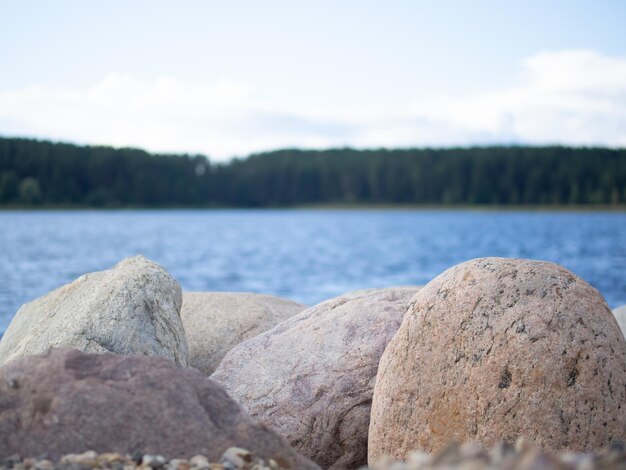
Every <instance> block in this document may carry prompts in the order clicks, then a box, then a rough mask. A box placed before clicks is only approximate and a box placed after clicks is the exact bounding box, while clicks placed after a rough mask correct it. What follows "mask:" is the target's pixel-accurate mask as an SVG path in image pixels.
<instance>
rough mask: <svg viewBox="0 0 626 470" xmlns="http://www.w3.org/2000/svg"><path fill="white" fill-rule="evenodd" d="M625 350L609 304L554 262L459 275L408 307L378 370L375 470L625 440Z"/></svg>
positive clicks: (473, 268)
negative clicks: (435, 458) (510, 448)
mask: <svg viewBox="0 0 626 470" xmlns="http://www.w3.org/2000/svg"><path fill="white" fill-rule="evenodd" d="M625 387H626V344H625V343H624V338H623V336H622V334H621V332H620V330H619V326H618V325H617V323H616V321H615V319H614V318H613V315H611V311H610V310H609V307H608V306H607V304H606V302H605V301H604V299H603V298H602V296H601V295H600V294H599V293H598V291H596V290H595V289H594V288H592V287H591V286H589V284H587V283H586V282H585V281H583V280H582V279H580V278H579V277H577V276H576V275H574V274H572V273H571V272H570V271H568V270H566V269H564V268H562V267H560V266H557V265H555V264H552V263H546V262H538V261H529V260H515V259H503V258H484V259H477V260H472V261H468V262H466V263H462V264H460V265H457V266H455V267H453V268H451V269H449V270H447V271H446V272H444V273H443V274H441V275H440V276H438V277H437V278H436V279H434V280H433V281H431V282H430V283H429V284H427V285H426V286H425V287H424V288H423V289H422V290H421V291H420V292H419V293H418V294H417V295H416V296H415V297H414V298H413V300H412V302H411V305H410V307H409V310H408V312H407V314H406V316H405V318H404V321H403V323H402V326H401V327H400V328H399V330H398V332H397V333H396V335H395V336H394V338H393V339H392V340H391V342H390V343H389V345H388V347H387V349H386V350H385V352H384V354H383V357H382V359H381V362H380V367H379V372H378V377H377V381H376V388H375V391H374V399H373V404H372V420H371V423H370V432H369V462H370V464H372V463H374V462H376V461H377V460H378V459H379V458H381V457H382V456H384V455H390V456H392V457H394V458H400V459H403V458H405V457H406V456H407V454H408V453H409V452H410V451H413V450H421V451H425V452H433V451H434V452H437V451H440V450H441V449H442V447H443V446H445V445H446V444H447V443H448V442H449V441H451V440H456V441H459V442H466V441H475V442H478V443H480V444H482V445H486V446H491V445H493V444H494V443H496V442H497V441H500V440H505V441H509V442H514V441H515V440H516V439H517V438H518V437H520V436H525V437H526V438H528V439H530V440H531V441H533V442H535V443H537V444H538V445H540V446H542V447H544V448H547V449H556V450H564V449H566V450H571V451H585V450H591V449H598V448H601V447H603V446H605V445H607V444H609V442H610V441H611V440H618V439H619V440H624V438H626V393H625Z"/></svg>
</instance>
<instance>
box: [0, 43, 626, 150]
mask: <svg viewBox="0 0 626 470" xmlns="http://www.w3.org/2000/svg"><path fill="white" fill-rule="evenodd" d="M460 79H462V78H460ZM390 86H392V84H390ZM422 95H424V94H423V93H422ZM261 96H262V90H258V89H255V88H254V87H253V86H251V85H250V84H247V83H240V82H237V81H233V80H228V79H223V80H220V81H219V82H217V83H213V84H191V83H185V82H182V81H180V80H176V79H173V78H167V77H162V78H158V79H155V80H141V79H139V78H136V77H133V76H130V75H126V74H110V75H108V76H107V77H105V78H104V79H103V80H102V81H100V82H99V83H96V84H95V85H93V86H92V87H88V88H85V89H59V88H52V87H46V86H38V87H28V88H23V89H17V90H0V133H1V134H6V135H29V136H37V137H44V138H52V139H57V140H69V141H74V142H80V143H96V144H109V145H114V146H136V147H143V148H146V149H149V150H152V151H162V152H183V151H186V152H202V153H206V154H208V155H210V156H212V157H218V158H225V157H228V156H232V155H245V154H247V153H250V152H253V151H261V150H269V149H273V148H279V147H288V146H297V147H316V148H323V147H329V146H344V145H352V146H357V147H377V146H388V147H397V146H413V145H417V146H419V145H471V144H485V143H509V142H520V143H531V144H546V143H563V144H571V145H608V146H626V58H620V57H606V56H602V55H600V54H599V53H597V52H594V51H584V50H583V51H557V52H541V53H539V54H536V55H533V56H532V57H529V58H528V59H527V60H525V61H524V62H523V64H521V73H520V76H519V77H518V80H516V83H514V84H510V85H509V86H507V87H503V88H502V89H500V90H498V91H492V92H488V93H466V94H463V95H456V96H453V95H447V94H442V93H438V94H430V95H426V98H422V99H416V98H414V97H407V101H406V102H405V103H398V104H397V105H396V106H395V107H391V108H389V107H387V108H386V109H385V110H384V111H381V110H380V107H379V105H378V103H374V102H372V103H367V106H366V110H365V111H363V110H358V112H357V111H356V110H350V109H343V108H342V107H341V106H340V103H338V105H337V107H336V109H327V110H324V112H323V113H320V112H319V111H314V109H313V108H312V107H308V106H307V104H306V103H307V101H306V100H307V99H309V100H310V97H303V101H302V103H294V104H293V105H292V106H291V107H290V108H289V109H282V108H281V109H279V108H277V107H275V106H273V105H272V100H271V99H270V98H268V97H263V98H261ZM411 99H413V101H411ZM407 103H408V104H407Z"/></svg>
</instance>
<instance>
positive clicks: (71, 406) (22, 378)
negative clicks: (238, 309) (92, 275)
mask: <svg viewBox="0 0 626 470" xmlns="http://www.w3.org/2000/svg"><path fill="white" fill-rule="evenodd" d="M0 400H1V401H0V456H5V457H6V456H10V455H13V454H18V455H22V456H31V457H46V458H48V459H50V460H52V461H56V460H58V459H59V458H61V456H63V455H66V454H70V453H74V454H79V453H83V452H86V451H94V452H97V453H107V452H115V453H120V454H130V455H136V454H139V455H146V454H148V455H161V456H163V458H183V459H189V458H192V457H193V456H195V455H198V454H201V455H203V456H205V457H206V458H207V459H208V460H209V461H216V460H217V459H219V458H220V456H222V454H223V453H224V452H225V451H226V450H227V449H228V448H230V447H243V448H245V449H248V450H249V451H251V452H252V453H254V454H255V455H256V456H258V457H260V458H262V459H264V460H265V461H268V460H269V459H273V460H274V461H275V462H277V463H278V464H279V465H280V466H281V467H282V468H291V469H314V468H318V467H317V466H316V465H314V464H313V463H312V462H309V461H308V460H306V459H305V458H303V457H301V456H300V455H298V454H297V453H296V452H295V451H294V450H293V449H291V448H290V447H289V445H288V444H287V443H286V442H285V441H284V439H282V438H281V437H280V436H278V435H277V434H276V433H275V432H273V431H271V430H269V429H268V428H266V427H265V426H264V425H262V424H260V423H257V422H256V421H254V420H252V419H251V418H250V417H249V416H247V415H246V414H245V413H244V412H243V411H242V410H241V408H240V407H239V406H238V405H237V404H236V403H235V402H234V401H233V400H232V399H231V398H230V397H229V396H228V394H227V393H226V392H225V391H224V389H223V388H222V387H221V386H219V385H218V384H217V383H215V382H214V381H212V380H210V379H208V378H206V377H205V376H204V375H203V374H202V373H201V372H199V371H197V370H195V369H188V368H184V367H179V366H177V365H176V364H174V363H173V362H171V361H168V360H165V359H161V358H154V357H136V356H118V355H115V354H86V353H82V352H79V351H76V350H52V351H51V352H49V353H47V354H46V355H45V356H32V357H27V358H22V359H19V360H16V361H12V362H11V363H9V364H7V365H5V366H3V367H2V368H0Z"/></svg>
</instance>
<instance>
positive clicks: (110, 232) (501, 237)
mask: <svg viewBox="0 0 626 470" xmlns="http://www.w3.org/2000/svg"><path fill="white" fill-rule="evenodd" d="M139 253H141V254H143V255H145V256H147V257H148V258H151V259H153V260H155V261H157V262H158V263H160V264H162V265H163V266H165V267H166V268H167V269H168V270H169V271H170V272H171V273H172V274H173V275H174V276H175V277H176V278H177V279H178V280H179V282H180V283H181V284H182V286H183V289H185V290H219V291H253V292H263V293H268V294H274V295H279V296H284V297H288V298H292V299H294V300H297V301H300V302H303V303H305V304H314V303H317V302H319V301H321V300H323V299H326V298H328V297H331V296H334V295H337V294H340V293H342V292H345V291H348V290H352V289H359V288H366V287H378V286H390V285H399V284H425V283H426V282H428V281H429V280H431V279H432V278H433V277H435V276H436V275H438V274H439V273H441V272H442V271H444V270H445V269H446V268H448V267H450V266H453V265H454V264H457V263H459V262H461V261H465V260H467V259H470V258H476V257H481V256H507V257H522V258H536V259H544V260H550V261H555V262H558V263H561V264H563V265H565V266H566V267H567V268H569V269H571V270H572V271H574V272H575V273H577V274H578V275H580V276H582V277H583V278H585V279H586V280H587V281H588V282H590V283H591V284H592V285H593V286H595V287H596V288H598V289H599V290H600V292H602V294H603V295H604V296H605V297H606V299H607V301H608V302H609V304H610V305H611V306H612V307H615V306H617V305H622V304H626V279H625V277H624V271H625V268H626V214H623V213H573V212H563V213H559V212H555V213H546V212H464V211H321V210H320V211H313V210H306V211H291V210H289V211H111V212H108V211H99V212H96V211H94V212H0V330H4V329H5V328H6V326H7V325H8V324H9V322H10V320H11V317H12V316H13V314H14V313H15V312H16V311H17V309H18V308H19V306H20V305H21V304H22V303H24V302H27V301H29V300H32V299H34V298H36V297H38V296H40V295H42V294H44V293H46V292H48V291H50V290H52V289H54V288H56V287H58V286H60V285H62V284H64V283H67V282H69V281H71V280H73V279H75V278H76V277H78V276H80V275H81V274H84V273H86V272H89V271H96V270H102V269H106V268H108V267H111V266H112V265H114V264H115V263H116V262H118V261H119V260H120V259H122V258H124V257H127V256H131V255H135V254H139Z"/></svg>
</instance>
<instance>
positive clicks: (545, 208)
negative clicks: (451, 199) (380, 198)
mask: <svg viewBox="0 0 626 470" xmlns="http://www.w3.org/2000/svg"><path fill="white" fill-rule="evenodd" d="M68 211H69V212H114V211H115V212H116V211H119V212H133V211H155V212H156V211H215V212H220V211H242V212H243V211H259V212H262V211H287V212H288V211H399V212H400V211H424V212H436V211H446V212H447V211H449V212H454V211H469V212H585V213H589V212H626V204H617V205H609V204H597V205H593V204H580V205H577V204H554V205H552V204H537V205H535V204H527V205H518V204H515V205H487V204H477V205H470V204H465V205H448V204H441V205H436V204H358V203H357V204H339V203H338V204H307V205H294V206H265V207H241V206H237V207H229V206H111V207H95V206H76V205H68V206H63V205H42V206H21V205H10V206H0V212H68Z"/></svg>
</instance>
